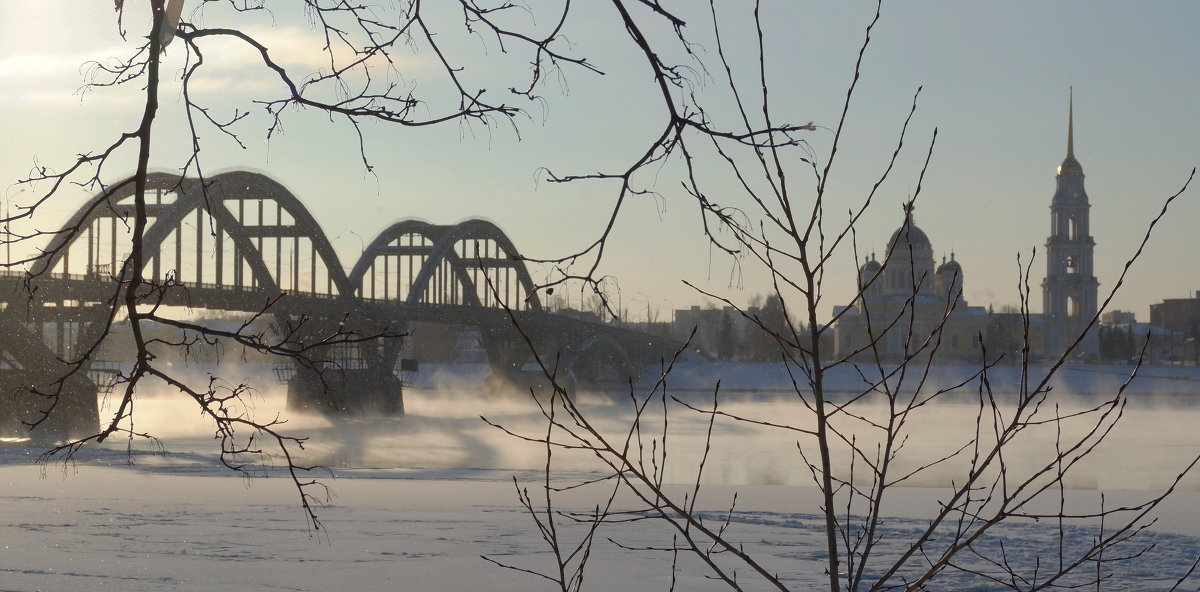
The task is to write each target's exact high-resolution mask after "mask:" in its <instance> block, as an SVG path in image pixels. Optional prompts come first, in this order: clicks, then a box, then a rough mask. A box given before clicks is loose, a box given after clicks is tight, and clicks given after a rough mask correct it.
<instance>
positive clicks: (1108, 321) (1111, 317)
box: [1100, 310, 1137, 326]
mask: <svg viewBox="0 0 1200 592" xmlns="http://www.w3.org/2000/svg"><path fill="white" fill-rule="evenodd" d="M1136 322H1137V315H1135V314H1133V313H1132V312H1130V311H1128V310H1110V311H1108V312H1106V313H1104V314H1102V315H1100V324H1101V325H1110V326H1114V325H1121V326H1124V325H1132V324H1134V323H1136Z"/></svg>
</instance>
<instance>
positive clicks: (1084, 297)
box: [833, 97, 1099, 362]
mask: <svg viewBox="0 0 1200 592" xmlns="http://www.w3.org/2000/svg"><path fill="white" fill-rule="evenodd" d="M1074 124H1075V114H1074V99H1073V97H1072V100H1071V102H1070V103H1069V106H1068V115H1067V156H1066V158H1065V159H1064V160H1063V162H1062V164H1061V165H1060V166H1059V167H1058V174H1057V176H1056V189H1055V192H1054V197H1053V198H1052V199H1051V202H1050V236H1049V238H1048V239H1047V241H1046V275H1045V278H1044V280H1043V281H1042V311H1043V312H1042V314H1041V315H1030V317H1029V319H1028V324H1026V323H1025V319H1024V318H1022V317H1021V315H1019V314H1017V313H1013V312H1005V311H1001V312H995V311H990V310H986V309H984V308H983V307H979V306H970V305H969V304H968V303H967V301H966V300H965V298H964V297H963V286H964V285H965V281H964V275H963V267H962V265H961V264H960V263H959V262H958V261H956V260H955V257H954V254H953V253H951V254H950V258H949V260H946V259H945V258H944V257H943V259H942V263H941V265H937V266H936V267H935V261H934V251H933V245H932V243H931V241H930V240H929V237H928V235H926V234H925V232H924V231H923V230H921V229H920V228H919V227H917V225H916V224H915V222H914V219H913V212H914V207H913V204H912V203H911V202H909V203H908V204H905V207H904V210H905V215H904V224H903V225H902V226H901V227H900V228H899V229H897V230H896V231H895V232H894V233H892V236H891V238H890V239H889V240H888V243H887V251H886V253H885V255H884V257H883V262H880V261H878V260H876V258H875V255H874V254H872V255H871V257H870V258H869V259H867V260H866V261H864V262H863V264H862V266H861V267H859V269H858V297H857V298H856V299H855V300H854V302H852V303H851V304H849V305H847V306H838V307H835V308H834V311H833V312H834V319H833V322H834V344H835V346H834V349H835V352H836V355H837V357H838V358H839V359H840V358H846V357H850V358H854V359H858V360H863V361H866V360H871V359H874V358H875V357H878V358H879V359H880V360H881V361H888V362H900V361H903V360H906V359H921V358H925V357H928V356H929V355H931V354H933V355H936V358H937V359H938V360H940V361H947V362H949V361H955V360H972V361H979V360H981V359H982V357H981V356H982V355H983V348H984V347H987V348H988V355H987V357H988V358H989V359H994V358H995V356H997V355H999V354H1005V356H1006V357H1007V358H1008V359H1010V360H1011V359H1013V358H1019V351H1020V349H1021V348H1022V347H1023V346H1024V344H1025V341H1026V339H1027V340H1028V343H1029V346H1030V349H1031V353H1032V354H1033V355H1034V356H1035V357H1043V356H1047V355H1054V356H1057V355H1058V354H1060V353H1061V352H1063V351H1064V350H1065V349H1066V348H1067V347H1068V346H1070V345H1071V344H1073V343H1075V341H1076V340H1077V339H1079V335H1080V334H1081V333H1082V332H1083V330H1084V328H1086V327H1087V325H1088V323H1089V322H1091V320H1092V319H1093V317H1095V315H1096V310H1097V291H1098V287H1099V282H1098V281H1097V280H1096V277H1095V275H1094V273H1093V254H1094V252H1095V245H1096V242H1095V240H1093V238H1092V236H1091V234H1090V231H1089V229H1090V226H1089V210H1090V209H1091V205H1090V204H1089V202H1088V196H1087V192H1086V191H1084V186H1083V179H1084V175H1083V167H1082V165H1080V164H1079V161H1078V160H1076V159H1075V129H1074V127H1075V126H1074ZM1097 334H1098V332H1097V331H1096V330H1095V329H1093V330H1091V331H1089V332H1088V333H1087V335H1085V336H1084V337H1083V338H1082V339H1079V343H1078V344H1077V346H1076V349H1075V351H1074V352H1073V354H1072V357H1074V358H1085V359H1088V358H1093V357H1095V356H1096V354H1097V352H1098V339H1097V337H1096V336H1097Z"/></svg>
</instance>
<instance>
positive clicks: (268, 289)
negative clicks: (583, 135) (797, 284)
mask: <svg viewBox="0 0 1200 592" xmlns="http://www.w3.org/2000/svg"><path fill="white" fill-rule="evenodd" d="M147 201H148V203H147V205H146V212H147V215H148V221H147V227H146V228H147V230H146V232H145V235H144V236H145V238H144V241H143V253H144V254H145V255H144V256H143V261H144V264H143V269H142V273H143V276H144V277H145V278H146V279H147V280H148V281H151V282H173V283H178V284H179V285H180V287H177V288H173V289H170V290H167V291H166V292H165V293H166V301H165V302H164V304H166V305H176V306H187V307H190V308H203V309H211V310H217V311H237V312H249V313H254V312H259V311H261V310H263V307H264V306H265V305H266V303H267V302H268V301H272V300H274V299H276V298H278V300H277V301H276V302H275V304H274V305H273V306H272V307H271V309H270V311H269V312H270V313H271V314H272V315H273V316H274V317H275V319H276V321H277V323H279V324H282V325H287V324H289V323H293V322H295V321H296V320H297V319H300V318H303V319H305V322H306V323H307V325H306V326H307V327H308V331H310V332H311V333H312V334H313V335H316V334H320V333H321V332H322V331H328V330H331V329H333V328H336V327H337V326H339V324H343V325H344V324H345V323H350V324H351V325H352V328H353V329H356V330H359V331H362V332H364V333H367V334H376V333H382V332H402V331H404V330H405V329H406V328H407V327H408V325H409V324H410V323H412V322H418V321H419V322H431V323H447V324H455V325H467V326H474V327H478V328H479V331H480V335H481V339H482V341H483V345H484V348H485V349H486V350H487V351H488V354H489V361H490V363H491V364H492V367H493V372H494V373H499V374H506V373H507V374H512V373H515V372H517V371H519V369H520V368H521V366H522V365H524V364H525V363H526V361H527V355H526V354H525V353H524V352H526V351H527V350H528V347H527V345H526V344H524V342H523V337H522V336H521V335H520V334H518V333H517V331H516V330H515V329H514V327H513V325H512V319H511V318H510V316H509V315H510V311H509V310H506V309H505V308H504V306H503V303H507V304H508V305H509V306H510V307H511V314H512V315H514V316H515V317H516V318H517V319H518V321H519V322H520V324H521V327H522V330H523V331H524V332H525V333H526V334H527V336H529V337H530V338H531V339H532V340H533V342H534V344H535V345H536V346H537V347H539V348H540V349H543V350H545V351H558V352H562V353H563V355H564V356H565V357H564V359H565V360H566V361H567V362H568V365H569V366H571V367H573V366H575V365H578V366H579V367H580V368H583V367H589V368H590V367H593V366H596V365H597V363H596V362H595V361H594V360H593V361H587V362H585V361H582V360H583V358H586V357H587V356H588V355H591V354H592V353H597V352H601V351H603V352H604V354H603V355H604V356H605V359H606V360H621V361H622V362H621V365H622V366H623V368H622V369H621V371H622V372H624V371H630V372H631V371H632V370H633V368H634V366H637V365H645V364H648V363H651V362H653V361H655V360H658V359H661V357H662V356H665V355H669V354H670V353H671V352H672V351H674V349H676V348H677V347H678V345H679V344H678V343H676V342H672V341H669V340H665V339H662V338H660V337H656V336H650V335H646V334H642V333H638V332H634V331H629V330H624V329H620V328H617V327H613V326H611V325H606V324H600V323H589V322H586V321H580V320H578V319H574V318H569V317H565V316H562V315H556V314H553V313H550V312H547V311H545V310H544V309H543V308H542V305H541V302H540V300H539V298H538V294H537V291H536V289H535V285H534V282H533V279H532V277H531V276H530V274H529V271H528V269H527V268H526V267H525V264H524V262H523V261H522V260H521V259H520V257H519V256H518V251H517V249H516V247H515V245H514V244H513V242H512V240H511V239H510V238H509V237H508V236H507V235H506V234H505V233H504V232H503V231H502V230H501V229H500V228H498V227H497V226H496V225H494V224H492V223H491V222H488V221H485V220H480V219H471V220H467V221H465V222H461V223H458V224H454V225H435V224H431V223H428V222H424V221H420V220H414V219H408V220H401V221H399V222H397V223H395V224H393V225H391V226H390V227H388V228H387V229H385V230H384V231H383V232H381V233H380V234H379V235H378V236H376V237H375V238H374V239H373V240H371V241H370V243H369V244H366V243H364V247H363V251H362V254H361V256H360V258H359V259H358V261H357V262H356V263H355V264H354V265H353V266H352V267H351V268H350V270H349V272H348V273H347V271H346V270H345V268H343V266H342V264H341V261H340V260H339V258H338V256H337V254H336V252H335V250H334V248H333V245H332V243H331V241H330V239H329V237H328V236H327V235H326V233H325V231H324V230H323V229H322V228H321V225H320V224H319V223H318V222H317V220H316V218H315V217H314V216H313V215H312V214H311V213H310V212H309V211H308V209H307V208H305V207H304V204H303V203H301V202H300V200H299V199H297V198H296V196H295V195H293V194H292V193H291V192H290V191H288V189H287V188H285V187H284V186H283V185H282V184H280V183H279V182H277V181H275V180H273V179H271V178H270V177H268V176H266V175H263V174H260V173H255V172H249V171H232V172H226V173H222V174H219V175H216V176H214V177H210V178H208V179H206V182H205V183H204V184H201V183H200V182H199V181H197V180H195V179H189V178H181V177H179V176H178V175H173V174H169V173H152V174H151V175H150V176H149V178H148V195H147ZM134 213H135V204H134V184H133V182H132V180H126V181H124V182H122V183H119V184H116V185H114V186H112V188H110V191H109V192H108V194H107V195H104V194H101V195H97V196H94V197H93V198H91V199H89V200H88V201H87V203H85V204H84V205H83V206H82V207H80V208H79V210H78V211H77V212H75V214H74V215H72V216H71V217H70V218H69V220H68V221H67V222H66V224H64V226H63V230H62V231H60V232H59V233H57V234H55V235H54V239H53V240H51V241H50V244H49V245H48V247H47V248H46V249H45V252H46V253H47V255H46V256H45V257H43V258H41V259H39V260H38V261H37V264H36V265H35V266H34V267H33V268H32V269H31V270H30V271H31V272H32V276H33V279H32V281H33V282H34V283H35V284H36V288H37V289H36V290H35V291H34V292H33V294H32V296H31V295H30V294H29V291H28V290H22V289H19V285H20V284H21V282H22V280H23V279H24V277H25V274H24V273H23V272H22V273H14V272H8V273H6V274H3V275H2V276H0V279H2V280H3V282H4V283H6V284H7V286H4V287H3V289H2V290H0V307H3V308H4V312H5V314H3V315H0V331H4V334H5V335H18V334H22V335H24V334H31V335H36V336H37V337H39V338H40V339H37V340H34V339H24V340H20V339H5V340H3V341H2V342H0V372H8V373H9V374H12V373H13V372H18V373H19V372H30V371H32V370H31V369H32V368H34V367H40V368H43V370H44V369H45V368H50V367H53V366H54V363H52V362H51V361H49V360H51V359H53V360H57V361H59V363H60V364H61V360H68V359H72V358H74V357H77V356H79V355H80V354H81V353H82V352H81V351H79V348H80V345H81V344H88V343H92V342H94V341H95V340H97V339H99V338H100V333H99V331H101V330H102V328H103V326H104V325H105V322H104V321H105V320H106V319H107V318H108V317H109V316H110V315H112V314H113V308H114V307H113V304H112V303H113V302H114V300H113V298H114V296H115V291H116V290H118V289H119V285H120V280H121V278H122V277H124V276H125V274H127V273H128V270H126V269H125V264H126V261H127V260H128V259H129V248H130V244H131V241H130V236H131V233H130V227H131V225H132V220H133V217H134ZM281 295H282V297H281ZM35 342H36V343H35ZM37 343H40V344H41V345H42V347H40V348H39V347H37V346H36V344H37ZM598 344H602V346H601V345H598ZM343 349H345V348H343ZM350 349H353V350H354V351H342V352H330V353H329V355H328V356H325V357H326V358H328V363H327V364H326V366H328V368H331V369H336V370H338V375H340V376H342V377H343V379H344V380H343V384H342V385H341V386H340V387H339V386H338V385H333V386H332V387H331V386H330V384H329V381H328V380H325V379H324V375H323V373H322V371H323V370H324V369H325V368H323V367H320V368H316V369H311V368H310V369H308V370H309V372H302V371H299V370H298V371H297V372H296V373H295V375H294V376H293V377H292V382H293V383H295V384H289V390H292V389H293V388H294V389H295V392H296V393H297V394H296V396H295V400H296V401H297V402H298V404H299V405H300V406H307V407H313V408H317V409H320V410H323V411H326V412H337V413H350V412H356V411H359V410H363V409H365V408H366V407H370V406H371V404H370V403H368V402H367V401H366V400H365V399H364V398H363V397H362V396H359V395H356V394H354V393H358V392H360V391H380V390H383V391H388V393H387V394H378V395H376V396H374V397H373V398H374V399H379V400H394V401H396V402H397V404H398V402H399V401H400V395H399V389H400V385H399V381H398V380H397V379H396V377H395V374H394V368H395V364H396V361H397V357H398V355H399V350H400V343H399V340H398V339H392V340H380V342H379V343H373V344H370V345H369V346H364V347H357V348H350ZM614 352H615V353H614ZM39 356H40V358H42V359H45V360H46V361H45V363H40V364H39V363H35V362H34V361H32V360H34V359H38V358H39ZM313 372H315V373H316V374H317V375H318V376H313V375H312V374H313ZM3 384H4V383H3V382H0V385H3ZM392 391H394V392H392ZM0 404H2V402H0ZM397 404H393V403H388V404H386V405H384V406H383V407H384V409H383V410H384V411H385V412H396V411H398V410H400V409H402V407H398V406H397ZM0 435H2V434H0Z"/></svg>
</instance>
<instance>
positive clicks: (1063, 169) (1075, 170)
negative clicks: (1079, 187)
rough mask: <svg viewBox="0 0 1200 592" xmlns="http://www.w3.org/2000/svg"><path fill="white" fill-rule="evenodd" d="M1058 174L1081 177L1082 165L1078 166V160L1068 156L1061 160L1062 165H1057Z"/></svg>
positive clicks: (1070, 155) (1071, 155)
mask: <svg viewBox="0 0 1200 592" xmlns="http://www.w3.org/2000/svg"><path fill="white" fill-rule="evenodd" d="M1058 174H1059V175H1082V174H1083V165H1081V164H1079V161H1078V160H1075V155H1074V154H1068V155H1067V157H1066V158H1064V159H1063V161H1062V164H1060V165H1058Z"/></svg>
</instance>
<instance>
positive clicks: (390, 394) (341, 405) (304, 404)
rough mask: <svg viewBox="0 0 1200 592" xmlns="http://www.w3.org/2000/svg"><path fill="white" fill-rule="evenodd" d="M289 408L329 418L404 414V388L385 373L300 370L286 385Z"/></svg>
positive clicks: (327, 369) (330, 369)
mask: <svg viewBox="0 0 1200 592" xmlns="http://www.w3.org/2000/svg"><path fill="white" fill-rule="evenodd" d="M287 408H288V410H290V411H307V412H311V413H320V414H322V415H330V416H354V415H362V416H397V415H403V414H404V388H403V385H402V384H401V382H400V379H399V378H397V377H396V375H395V374H392V373H391V372H387V371H383V370H376V369H369V368H363V369H351V370H346V369H338V368H333V367H328V366H327V367H325V368H323V369H321V370H314V369H312V368H307V367H299V368H297V369H296V372H295V373H294V374H293V375H292V377H291V378H290V379H288V382H287Z"/></svg>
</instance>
